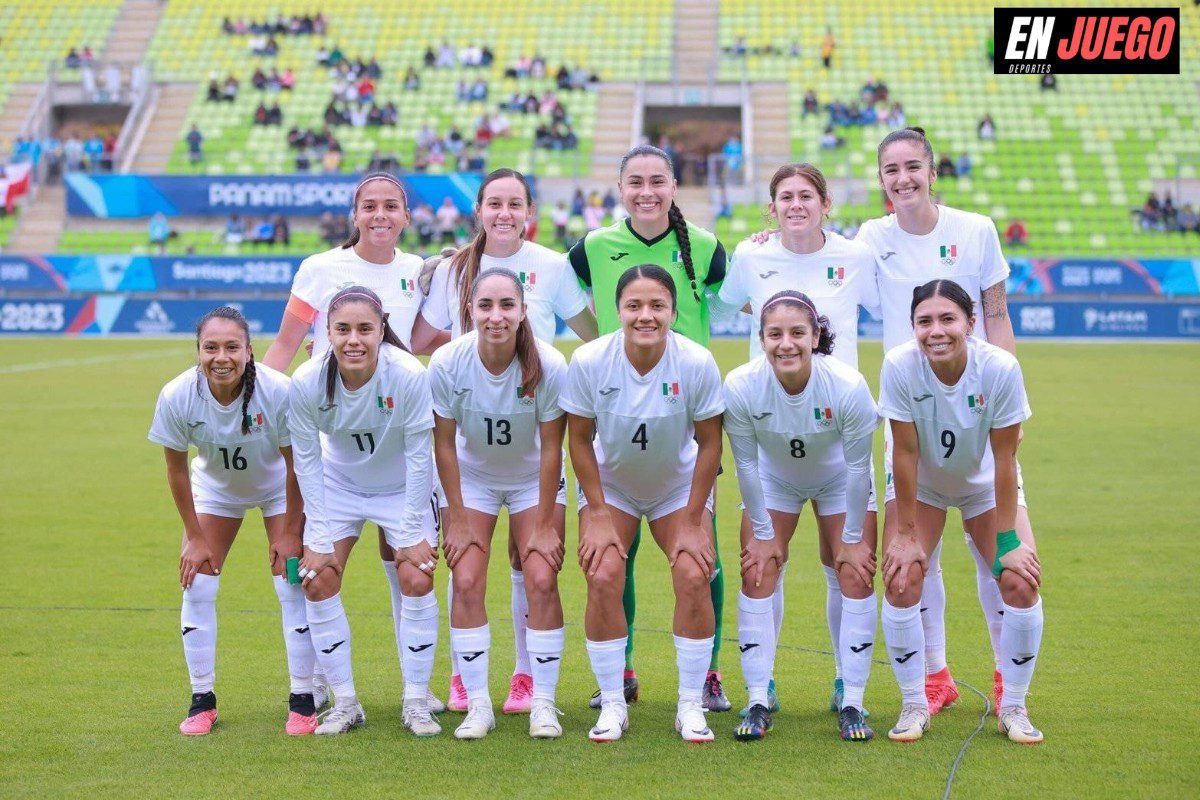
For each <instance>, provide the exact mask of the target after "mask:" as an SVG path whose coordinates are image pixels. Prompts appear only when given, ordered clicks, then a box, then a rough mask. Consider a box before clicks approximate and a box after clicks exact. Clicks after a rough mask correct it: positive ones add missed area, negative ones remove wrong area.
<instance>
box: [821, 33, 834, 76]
mask: <svg viewBox="0 0 1200 800" xmlns="http://www.w3.org/2000/svg"><path fill="white" fill-rule="evenodd" d="M836 49H837V40H836V39H834V38H833V28H826V29H825V38H824V39H822V40H821V64H822V66H824V67H825V69H833V53H834V50H836Z"/></svg>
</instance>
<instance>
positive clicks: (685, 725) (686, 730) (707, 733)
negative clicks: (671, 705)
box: [675, 700, 716, 744]
mask: <svg viewBox="0 0 1200 800" xmlns="http://www.w3.org/2000/svg"><path fill="white" fill-rule="evenodd" d="M675 730H676V731H678V732H679V735H680V736H682V737H683V740H684V741H685V742H691V743H692V744H705V743H707V742H711V741H712V740H713V739H714V738H716V737H714V736H713V732H712V728H710V727H708V720H706V719H705V718H704V706H702V705H701V704H700V703H696V702H692V701H688V700H680V701H679V706H678V707H677V708H676V710H675Z"/></svg>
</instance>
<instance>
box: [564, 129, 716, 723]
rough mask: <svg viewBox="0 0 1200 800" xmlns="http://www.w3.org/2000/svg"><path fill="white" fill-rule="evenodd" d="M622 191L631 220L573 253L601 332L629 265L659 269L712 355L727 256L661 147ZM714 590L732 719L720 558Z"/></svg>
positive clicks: (629, 601) (627, 174)
mask: <svg viewBox="0 0 1200 800" xmlns="http://www.w3.org/2000/svg"><path fill="white" fill-rule="evenodd" d="M617 188H618V190H619V192H620V198H621V203H622V205H623V206H624V208H625V210H626V211H627V212H628V213H629V216H628V217H627V218H625V219H623V220H621V221H619V222H616V223H614V224H612V225H609V226H608V227H606V228H599V229H597V230H594V231H591V232H589V233H588V234H587V236H585V237H584V238H583V239H581V240H580V241H578V242H576V243H575V245H574V246H573V247H572V248H571V250H570V252H569V253H568V257H569V258H570V261H571V266H572V267H573V268H574V269H575V274H576V275H577V276H578V277H579V280H580V281H581V282H582V283H583V284H584V285H585V286H588V287H590V288H591V290H592V297H593V299H594V301H595V302H594V304H595V308H596V318H597V321H598V324H599V326H600V332H601V333H604V334H607V333H613V332H614V331H617V330H619V329H620V328H621V321H620V317H619V314H618V313H617V310H616V309H617V304H616V302H615V300H616V287H617V283H618V281H619V279H620V278H621V277H622V276H623V274H624V273H625V271H626V270H627V269H628V267H629V265H631V264H655V265H657V266H659V267H661V268H662V269H664V270H666V272H667V274H668V275H670V276H671V279H672V281H674V283H675V286H676V295H677V297H678V299H679V303H678V313H677V315H676V317H675V321H674V325H673V326H672V327H673V330H674V331H675V332H676V333H680V334H683V335H684V336H686V337H688V338H689V339H691V340H692V341H694V342H698V343H700V344H701V345H704V346H705V347H707V346H708V338H709V301H710V298H711V295H710V292H715V291H716V290H717V289H718V288H719V287H720V284H721V281H722V280H724V278H725V260H726V259H725V249H724V248H723V247H722V246H721V243H720V242H718V241H717V238H716V237H715V236H713V235H712V234H711V233H709V232H708V231H706V230H704V229H702V228H699V227H697V226H695V225H692V224H691V223H689V222H687V221H686V220H685V219H684V218H683V212H681V211H680V210H679V207H678V206H677V205H675V190H676V188H677V186H676V182H675V178H674V167H673V165H672V163H671V159H670V157H669V156H668V155H667V154H666V153H664V152H663V151H662V150H659V149H658V148H657V147H651V146H650V145H639V146H638V147H635V148H633V149H632V150H630V151H629V152H628V153H626V154H625V155H624V157H623V158H622V159H621V166H620V171H619V174H618V181H617ZM714 529H715V525H714ZM640 542H641V529H640V528H639V529H638V532H637V534H636V535H635V536H634V539H633V544H632V545H631V547H630V550H629V559H628V560H627V561H626V570H627V572H626V580H625V596H624V597H623V598H622V603H623V605H624V609H625V620H626V625H627V627H628V630H629V650H628V652H627V653H626V655H625V684H624V685H625V696H626V699H627V700H628V701H630V702H632V701H634V700H636V699H637V696H638V681H637V674H636V673H635V672H634V670H633V618H634V612H635V610H636V596H635V594H634V586H633V562H634V557H635V556H636V555H637V551H638V545H639V544H640ZM714 547H715V545H714ZM710 588H711V591H712V601H713V606H714V607H715V608H716V619H717V629H716V636H715V640H714V645H713V652H712V656H711V659H710V662H709V671H708V675H707V676H706V678H705V682H704V705H705V708H707V709H708V710H709V711H728V710H729V708H730V703H729V699H728V698H727V697H726V696H725V691H724V688H723V687H722V685H721V675H720V672H719V671H718V657H719V655H720V651H721V617H722V612H723V610H724V607H725V578H724V572H723V571H722V569H721V561H720V555H719V554H718V556H717V565H716V569H715V570H714V571H713V580H712V584H711V587H710ZM599 706H600V696H599V693H597V694H596V695H594V696H593V697H592V707H593V708H598V707H599Z"/></svg>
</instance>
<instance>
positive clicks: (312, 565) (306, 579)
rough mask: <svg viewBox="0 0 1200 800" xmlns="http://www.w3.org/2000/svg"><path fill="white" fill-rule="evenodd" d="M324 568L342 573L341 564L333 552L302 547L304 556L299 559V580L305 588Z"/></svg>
mask: <svg viewBox="0 0 1200 800" xmlns="http://www.w3.org/2000/svg"><path fill="white" fill-rule="evenodd" d="M326 569H332V570H333V571H334V572H336V573H337V574H338V575H341V574H342V565H341V564H340V563H339V562H338V559H337V555H336V554H335V553H318V552H316V551H313V550H309V549H308V548H307V547H306V548H304V556H303V558H301V559H300V581H301V583H302V584H303V585H304V588H305V589H307V588H308V587H309V585H310V584H311V583H312V581H313V580H315V579H316V577H317V576H318V575H320V574H321V573H322V572H323V571H324V570H326Z"/></svg>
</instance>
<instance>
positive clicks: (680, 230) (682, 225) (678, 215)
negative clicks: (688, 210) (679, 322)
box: [667, 200, 700, 303]
mask: <svg viewBox="0 0 1200 800" xmlns="http://www.w3.org/2000/svg"><path fill="white" fill-rule="evenodd" d="M667 222H668V223H669V224H670V225H671V228H672V229H673V230H674V231H675V238H676V239H678V240H679V260H680V261H682V262H683V271H684V272H685V273H686V274H687V277H688V281H690V282H691V284H692V297H694V298H696V302H697V303H699V302H700V290H699V287H697V286H696V267H695V266H694V265H693V264H692V239H691V236H689V235H688V226H687V221H686V220H685V219H684V218H683V212H682V211H680V210H679V206H677V205H675V201H674V200H672V201H671V207H670V208H669V209H667Z"/></svg>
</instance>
